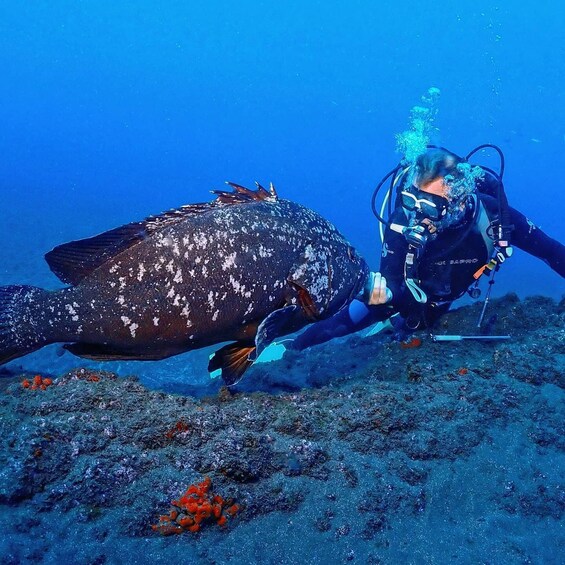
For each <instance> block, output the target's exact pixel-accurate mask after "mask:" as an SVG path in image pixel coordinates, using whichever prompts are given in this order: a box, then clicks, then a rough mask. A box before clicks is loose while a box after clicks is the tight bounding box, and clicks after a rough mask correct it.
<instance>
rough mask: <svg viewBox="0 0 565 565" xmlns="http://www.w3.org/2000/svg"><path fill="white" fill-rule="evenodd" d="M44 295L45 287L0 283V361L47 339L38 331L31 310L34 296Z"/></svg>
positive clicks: (35, 298) (34, 301)
mask: <svg viewBox="0 0 565 565" xmlns="http://www.w3.org/2000/svg"><path fill="white" fill-rule="evenodd" d="M46 295H47V291H45V290H43V289H41V288H36V287H33V286H15V285H14V286H3V287H0V365H2V364H4V363H7V362H8V361H11V360H12V359H16V358H17V357H22V356H23V355H27V354H28V353H31V352H32V351H35V350H36V349H40V348H41V347H43V346H44V345H47V343H49V340H48V339H47V338H46V337H44V336H43V335H41V334H40V333H38V328H37V327H36V326H37V320H35V319H34V314H33V313H34V310H35V307H34V306H35V305H36V303H37V302H39V300H38V299H40V298H43V297H44V296H46ZM37 306H38V307H41V306H40V304H37Z"/></svg>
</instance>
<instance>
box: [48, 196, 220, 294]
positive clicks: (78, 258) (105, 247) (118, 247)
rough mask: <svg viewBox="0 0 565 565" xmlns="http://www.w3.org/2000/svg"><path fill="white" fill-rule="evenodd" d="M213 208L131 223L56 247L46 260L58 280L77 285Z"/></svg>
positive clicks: (191, 209)
mask: <svg viewBox="0 0 565 565" xmlns="http://www.w3.org/2000/svg"><path fill="white" fill-rule="evenodd" d="M216 206H217V204H216V203H215V202H210V203H203V204H188V205H186V206H181V207H180V208H177V209H175V210H168V211H167V212H164V213H163V214H159V215H157V216H149V217H148V218H146V219H145V220H143V221H141V222H133V223H131V224H126V225H125V226H121V227H119V228H114V229H111V230H109V231H107V232H104V233H101V234H98V235H95V236H94V237H89V238H86V239H79V240H77V241H70V242H69V243H64V244H62V245H59V246H57V247H55V248H54V249H53V250H51V251H49V253H47V254H46V255H45V260H46V261H47V264H48V265H49V268H50V269H51V270H52V271H53V273H54V274H55V275H57V277H58V278H59V279H60V280H61V281H63V282H64V283H68V284H73V285H76V284H78V283H79V282H80V281H81V280H82V279H83V278H84V277H86V276H87V275H89V274H90V273H91V272H92V271H94V270H95V269H96V268H98V267H100V266H101V265H103V264H104V263H106V261H109V260H110V259H112V257H115V256H116V255H118V254H120V253H122V252H123V251H125V250H126V249H129V248H130V247H132V246H133V245H135V244H136V243H139V242H140V241H143V240H144V239H145V238H146V237H148V236H150V235H151V234H153V233H155V232H158V231H159V230H162V229H164V228H166V227H168V226H170V225H173V224H175V223H177V222H180V221H182V220H184V219H185V218H186V217H187V216H191V215H195V214H203V213H205V212H207V211H209V210H211V209H213V208H215V207H216Z"/></svg>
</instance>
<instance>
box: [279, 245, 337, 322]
mask: <svg viewBox="0 0 565 565" xmlns="http://www.w3.org/2000/svg"><path fill="white" fill-rule="evenodd" d="M287 282H288V283H289V285H290V287H291V288H292V290H293V291H294V292H295V293H296V299H297V301H298V303H299V304H300V306H301V307H302V309H303V311H304V313H305V315H306V317H307V318H308V319H309V320H310V321H311V322H314V321H317V320H318V319H319V318H320V314H321V313H322V312H323V311H324V310H325V309H326V307H327V304H328V302H329V300H330V295H331V255H330V252H329V250H327V249H324V248H323V247H322V248H317V247H314V246H313V245H311V244H308V245H307V246H306V249H305V250H304V252H303V253H302V254H301V256H300V259H299V260H298V261H297V262H296V263H295V264H294V266H293V267H292V269H291V270H290V273H289V275H288V277H287Z"/></svg>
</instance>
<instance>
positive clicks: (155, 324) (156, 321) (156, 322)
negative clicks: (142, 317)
mask: <svg viewBox="0 0 565 565" xmlns="http://www.w3.org/2000/svg"><path fill="white" fill-rule="evenodd" d="M153 325H154V326H155V327H157V326H158V325H159V318H157V317H155V318H153Z"/></svg>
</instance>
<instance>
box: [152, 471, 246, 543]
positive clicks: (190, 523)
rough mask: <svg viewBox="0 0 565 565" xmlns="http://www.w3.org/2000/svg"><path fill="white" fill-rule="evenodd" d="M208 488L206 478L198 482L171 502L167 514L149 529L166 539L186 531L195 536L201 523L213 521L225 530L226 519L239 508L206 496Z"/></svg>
mask: <svg viewBox="0 0 565 565" xmlns="http://www.w3.org/2000/svg"><path fill="white" fill-rule="evenodd" d="M211 484H212V481H211V479H210V477H206V478H205V479H204V480H203V481H202V482H200V483H198V484H196V485H190V486H189V487H188V489H187V491H186V492H185V493H184V494H183V495H182V496H181V497H180V498H179V499H178V500H172V501H171V510H170V512H169V514H165V515H163V516H160V517H159V523H158V524H154V525H152V526H151V527H152V528H153V530H155V531H156V532H159V533H160V534H162V535H164V536H170V535H172V534H182V533H183V532H186V531H188V532H198V531H199V530H200V528H201V527H202V526H203V525H204V524H205V523H209V522H213V521H215V522H216V523H217V524H218V525H219V526H225V525H226V524H227V521H228V517H233V516H235V515H236V514H237V513H238V512H239V506H238V505H237V504H233V501H231V500H224V499H223V498H222V497H221V496H220V495H218V494H214V493H213V492H210V486H211Z"/></svg>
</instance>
